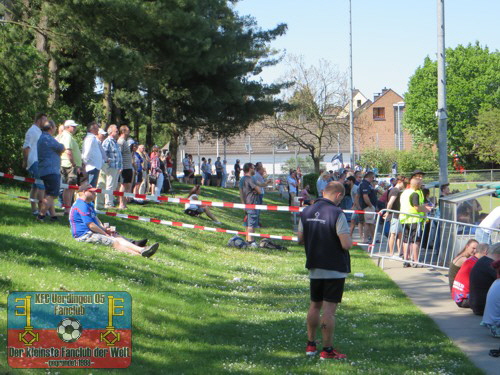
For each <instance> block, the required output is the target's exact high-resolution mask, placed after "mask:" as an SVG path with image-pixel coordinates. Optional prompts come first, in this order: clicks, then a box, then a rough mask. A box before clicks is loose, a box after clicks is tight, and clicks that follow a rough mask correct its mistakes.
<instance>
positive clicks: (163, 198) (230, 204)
mask: <svg viewBox="0 0 500 375" xmlns="http://www.w3.org/2000/svg"><path fill="white" fill-rule="evenodd" d="M0 177H5V178H10V179H13V180H18V181H24V182H29V183H34V182H35V179H33V178H30V177H20V176H14V175H12V174H8V173H3V172H0ZM36 182H37V183H43V181H42V180H36ZM61 187H62V188H65V189H73V190H78V185H67V184H61ZM96 193H105V194H112V195H114V196H118V197H129V198H137V199H143V200H150V201H155V202H156V201H160V202H169V203H180V204H194V205H199V206H212V207H228V208H240V209H247V210H261V211H283V212H301V211H303V210H304V208H305V207H298V206H276V205H267V204H243V203H234V202H212V201H198V200H189V199H187V198H172V197H166V196H161V195H160V196H157V195H147V194H133V193H124V192H122V191H112V190H104V189H96ZM344 212H345V213H355V214H373V215H377V214H378V213H377V212H369V211H362V210H344Z"/></svg>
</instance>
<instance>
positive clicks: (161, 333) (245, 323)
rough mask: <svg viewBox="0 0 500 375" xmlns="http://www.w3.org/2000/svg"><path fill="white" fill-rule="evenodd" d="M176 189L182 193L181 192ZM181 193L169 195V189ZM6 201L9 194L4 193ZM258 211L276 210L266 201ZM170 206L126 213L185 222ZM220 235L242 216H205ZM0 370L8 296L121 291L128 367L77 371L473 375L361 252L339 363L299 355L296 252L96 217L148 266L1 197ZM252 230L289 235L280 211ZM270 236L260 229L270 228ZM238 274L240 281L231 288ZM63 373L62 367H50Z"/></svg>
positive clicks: (304, 292) (339, 333)
mask: <svg viewBox="0 0 500 375" xmlns="http://www.w3.org/2000/svg"><path fill="white" fill-rule="evenodd" d="M180 188H181V189H182V186H181V187H180ZM177 189H179V187H177ZM2 191H4V192H7V191H9V192H10V193H12V194H16V195H27V192H26V191H21V190H20V189H17V188H5V185H4V186H3V187H2ZM202 197H203V198H205V199H218V200H227V201H234V202H236V201H238V198H237V191H236V190H230V189H227V190H223V191H221V190H217V189H215V188H204V190H203V192H202ZM267 202H268V203H278V204H279V203H280V201H279V199H278V198H277V196H276V195H268V196H267ZM182 210H183V206H181V205H177V204H162V205H154V204H148V205H146V206H136V205H130V212H132V213H135V214H139V215H142V216H147V217H157V218H162V219H168V220H177V221H183V222H188V223H196V224H202V225H204V224H205V225H210V226H211V222H210V221H208V220H207V219H204V218H191V217H189V216H186V215H184V214H183V213H182ZM213 211H214V213H215V214H216V216H217V217H218V218H219V219H220V220H221V221H222V222H223V225H222V227H225V228H231V229H242V225H241V219H242V211H241V210H237V209H218V208H214V209H213ZM0 212H2V215H1V217H0V244H1V250H0V309H1V310H2V311H1V312H2V313H1V314H0V373H12V374H17V373H19V374H31V373H35V374H36V373H46V371H45V370H13V369H9V368H8V367H7V365H6V353H5V348H6V345H7V343H6V324H7V322H6V315H7V314H6V308H7V306H6V301H7V293H8V291H16V290H47V291H51V290H55V291H57V290H75V291H99V290H110V291H116V290H122V291H127V292H129V293H130V294H131V295H132V298H133V357H132V365H131V367H130V368H128V369H126V370H114V371H113V370H111V371H110V370H98V369H91V370H64V373H69V374H73V373H77V374H80V373H82V374H89V373H92V374H98V373H116V374H124V373H125V374H141V375H143V374H207V375H211V374H232V373H236V374H273V375H274V374H331V373H336V374H340V373H341V374H437V373H439V374H478V373H481V371H480V370H478V369H477V368H476V367H474V365H473V364H472V363H471V362H470V361H469V360H468V359H467V358H466V356H465V355H464V354H463V353H462V352H461V351H460V350H459V349H458V348H457V347H455V346H454V345H453V343H452V342H451V341H450V340H449V339H448V338H447V337H446V336H445V335H444V334H443V333H441V331H439V329H438V328H437V326H436V325H435V324H434V323H433V321H432V320H431V319H430V318H429V317H427V316H426V315H424V314H423V313H422V312H421V311H420V310H419V309H418V308H417V307H416V306H414V305H413V304H412V303H411V301H410V300H409V299H408V298H407V297H406V296H405V295H404V294H403V292H402V291H401V290H400V289H399V288H398V287H397V286H396V285H395V284H394V282H392V280H390V279H389V278H388V277H387V276H386V274H385V273H384V272H383V271H382V270H381V269H379V268H378V267H376V266H375V264H374V263H373V262H372V261H371V260H370V258H369V257H368V256H367V254H366V253H365V252H363V251H362V250H361V249H359V248H354V249H353V250H352V251H351V253H352V268H353V272H363V273H364V274H365V277H364V278H355V277H352V276H350V277H349V278H348V279H347V282H346V290H345V293H344V300H343V303H342V304H341V307H340V308H339V310H338V314H337V329H336V337H335V345H336V347H338V348H339V349H340V350H341V351H342V352H345V353H346V354H347V355H348V360H347V361H342V362H327V363H324V362H322V361H319V359H318V358H314V359H308V358H306V357H305V355H304V349H305V340H306V329H305V315H306V310H307V308H308V278H307V272H306V270H305V269H304V251H303V248H302V247H301V246H299V245H296V244H291V243H287V244H286V245H288V247H289V251H287V252H282V251H276V250H262V249H251V250H250V249H241V250H240V249H234V248H227V247H226V246H225V243H226V242H227V240H228V238H229V237H230V235H227V234H222V233H211V232H202V231H198V230H193V229H184V228H177V227H168V226H163V225H156V224H152V223H144V222H138V221H131V220H124V219H118V218H109V217H108V218H104V219H103V221H107V222H110V223H111V225H116V226H117V227H118V229H119V230H120V231H121V232H122V233H123V234H124V235H126V236H129V237H132V238H142V237H148V238H150V240H152V241H158V242H160V243H161V247H160V250H159V252H158V253H157V255H155V257H154V258H152V259H151V260H148V259H144V258H140V257H130V256H127V255H123V254H120V253H117V252H115V251H113V250H111V249H110V248H106V247H102V246H92V245H87V244H81V243H78V242H76V241H75V240H73V239H72V237H71V235H70V231H69V227H68V224H67V220H66V219H64V220H62V222H61V223H57V224H49V223H47V224H41V223H37V222H35V221H34V219H33V218H32V217H31V214H30V210H29V207H28V203H27V202H25V201H21V200H16V199H11V198H7V197H3V196H0ZM262 221H263V224H264V225H265V226H266V228H265V229H262V232H265V233H273V234H282V235H289V234H291V230H290V228H291V220H290V214H288V213H279V212H273V213H270V212H265V213H263V215H262ZM271 227H272V228H274V229H270V228H271ZM235 278H240V279H241V281H240V282H235V281H234V279H235ZM60 373H62V371H60Z"/></svg>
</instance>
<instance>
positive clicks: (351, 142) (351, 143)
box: [349, 0, 354, 168]
mask: <svg viewBox="0 0 500 375" xmlns="http://www.w3.org/2000/svg"><path fill="white" fill-rule="evenodd" d="M352 92H353V83H352V6H351V0H349V152H350V153H351V168H352V167H353V166H354V111H353V103H352V101H353V98H352Z"/></svg>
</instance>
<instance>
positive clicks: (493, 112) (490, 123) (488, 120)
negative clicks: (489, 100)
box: [466, 108, 500, 167]
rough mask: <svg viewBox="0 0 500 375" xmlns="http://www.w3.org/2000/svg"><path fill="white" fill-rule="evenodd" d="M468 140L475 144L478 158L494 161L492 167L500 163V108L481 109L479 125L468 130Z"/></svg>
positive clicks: (474, 147)
mask: <svg viewBox="0 0 500 375" xmlns="http://www.w3.org/2000/svg"><path fill="white" fill-rule="evenodd" d="M466 137H467V141H468V142H469V143H471V144H472V145H473V150H474V153H475V154H476V155H477V157H478V159H479V160H481V161H483V162H485V163H492V165H491V167H494V165H495V164H496V165H497V166H499V165H500V142H499V140H500V108H493V109H486V108H485V109H481V110H480V111H479V116H478V119H477V126H476V127H470V128H468V129H467V132H466Z"/></svg>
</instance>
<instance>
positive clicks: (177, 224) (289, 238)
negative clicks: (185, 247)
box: [96, 211, 298, 241]
mask: <svg viewBox="0 0 500 375" xmlns="http://www.w3.org/2000/svg"><path fill="white" fill-rule="evenodd" d="M96 212H97V213H98V214H102V215H107V216H113V217H119V218H122V219H130V220H139V221H145V222H149V223H155V224H163V225H168V226H171V227H182V228H190V229H199V230H206V231H208V232H219V233H230V234H238V235H243V236H246V235H247V232H242V231H238V230H230V229H223V228H211V227H206V226H203V225H195V224H186V223H181V222H179V221H169V220H161V219H152V218H149V217H142V216H135V215H126V214H118V213H116V212H103V211H96ZM250 236H252V237H262V238H272V239H275V240H284V241H298V238H297V237H294V236H277V235H271V234H262V233H250Z"/></svg>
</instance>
